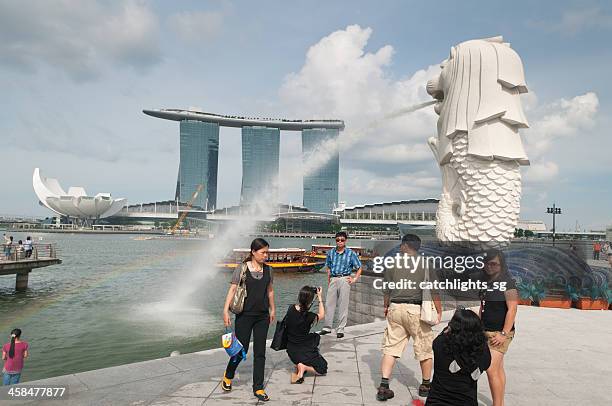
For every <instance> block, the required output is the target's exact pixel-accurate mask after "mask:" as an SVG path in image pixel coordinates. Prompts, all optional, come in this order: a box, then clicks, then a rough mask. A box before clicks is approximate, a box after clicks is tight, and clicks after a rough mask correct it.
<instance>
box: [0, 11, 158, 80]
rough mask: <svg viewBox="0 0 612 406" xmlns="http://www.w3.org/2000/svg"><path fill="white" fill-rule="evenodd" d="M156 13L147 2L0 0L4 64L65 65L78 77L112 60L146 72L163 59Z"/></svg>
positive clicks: (88, 76)
mask: <svg viewBox="0 0 612 406" xmlns="http://www.w3.org/2000/svg"><path fill="white" fill-rule="evenodd" d="M157 26H158V23H157V17H156V15H155V14H154V13H153V12H152V11H151V10H150V9H149V7H148V5H147V3H145V2H143V1H138V0H130V1H127V2H122V3H119V4H112V3H108V2H102V1H92V2H71V1H61V0H49V1H42V2H10V1H7V2H2V3H0V37H1V38H3V40H2V41H1V42H0V64H2V65H5V66H7V67H9V68H13V69H15V70H17V71H26V72H28V71H29V72H33V71H36V70H37V69H39V68H40V67H43V66H44V67H50V68H52V69H60V70H64V71H65V72H66V73H67V74H68V75H69V76H70V77H71V78H73V79H74V80H77V81H84V80H92V79H95V78H97V77H98V76H99V75H100V74H101V72H102V71H103V69H104V68H105V67H106V66H107V65H109V64H113V63H120V64H123V65H127V66H130V67H132V68H134V69H137V70H138V71H143V70H146V69H147V68H149V67H150V66H152V65H154V64H156V63H158V62H159V61H160V60H161V53H160V49H159V45H158V38H157V37H158V28H157Z"/></svg>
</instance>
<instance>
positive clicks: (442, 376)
mask: <svg viewBox="0 0 612 406" xmlns="http://www.w3.org/2000/svg"><path fill="white" fill-rule="evenodd" d="M433 353H434V374H433V379H432V382H431V390H430V392H429V396H428V397H427V402H426V403H425V404H426V405H427V406H445V405H461V406H477V405H478V378H480V375H481V374H482V373H484V372H485V371H486V370H487V369H488V368H489V366H490V365H491V351H490V350H489V346H488V345H487V339H486V337H485V334H484V330H483V327H482V321H481V320H480V318H479V317H478V315H477V314H476V313H474V312H473V311H472V310H469V309H458V310H456V311H455V314H454V315H453V318H452V319H451V320H450V322H449V323H448V326H447V327H446V328H445V329H444V331H442V333H440V335H438V337H436V339H435V340H434V341H433Z"/></svg>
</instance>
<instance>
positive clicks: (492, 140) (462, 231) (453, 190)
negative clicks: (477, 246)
mask: <svg viewBox="0 0 612 406" xmlns="http://www.w3.org/2000/svg"><path fill="white" fill-rule="evenodd" d="M441 68H442V71H441V73H440V75H439V76H438V77H436V78H434V79H433V80H430V81H429V82H428V83H427V92H428V93H429V94H430V95H431V96H432V97H434V98H435V99H436V100H438V103H436V105H435V107H434V110H435V111H436V113H438V114H439V116H440V117H439V118H438V124H437V129H438V136H437V137H436V138H430V140H429V144H430V146H431V148H432V150H433V153H434V155H435V158H436V160H437V162H438V164H439V165H440V168H441V171H442V178H443V192H442V198H441V201H440V205H439V208H438V232H437V234H438V237H439V238H440V239H442V240H477V241H489V240H495V241H506V240H509V239H510V238H511V236H512V235H513V233H514V227H515V226H516V223H517V221H518V214H519V211H520V189H521V184H520V172H519V165H528V164H529V160H528V158H527V155H526V153H525V150H524V149H523V144H522V141H521V138H520V135H519V129H520V128H527V127H528V123H527V119H526V118H525V114H524V113H523V109H522V105H521V100H520V94H521V93H525V92H527V86H526V84H525V76H524V73H523V65H522V62H521V59H520V57H519V56H518V54H517V53H516V52H515V51H514V50H513V49H512V48H510V44H508V43H505V42H503V39H502V37H494V38H487V39H479V40H471V41H466V42H462V43H460V44H459V45H456V46H454V47H452V48H451V52H450V56H449V58H448V59H447V60H445V61H443V62H442V64H441ZM508 185H511V187H510V189H511V190H510V189H508ZM498 194H500V195H498ZM500 200H501V202H500ZM498 203H499V206H497V204H498Z"/></svg>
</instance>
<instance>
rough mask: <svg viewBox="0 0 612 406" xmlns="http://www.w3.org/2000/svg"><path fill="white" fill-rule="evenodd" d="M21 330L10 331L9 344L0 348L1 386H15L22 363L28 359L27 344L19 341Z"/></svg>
mask: <svg viewBox="0 0 612 406" xmlns="http://www.w3.org/2000/svg"><path fill="white" fill-rule="evenodd" d="M20 337H21V330H20V329H18V328H16V329H14V330H13V331H11V342H10V343H6V344H4V345H3V346H2V360H3V361H4V367H3V368H2V385H4V386H7V385H15V384H18V383H19V380H20V379H21V371H22V370H23V361H24V359H26V358H28V343H26V342H25V341H21V340H20Z"/></svg>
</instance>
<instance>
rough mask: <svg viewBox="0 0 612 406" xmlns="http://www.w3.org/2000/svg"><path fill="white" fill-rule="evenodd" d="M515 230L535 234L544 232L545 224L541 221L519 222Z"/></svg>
mask: <svg viewBox="0 0 612 406" xmlns="http://www.w3.org/2000/svg"><path fill="white" fill-rule="evenodd" d="M515 228H517V229H522V230H525V231H527V230H529V231H533V232H534V233H535V232H541V231H546V224H544V222H543V221H542V220H519V221H518V223H517V224H516V227H515Z"/></svg>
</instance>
